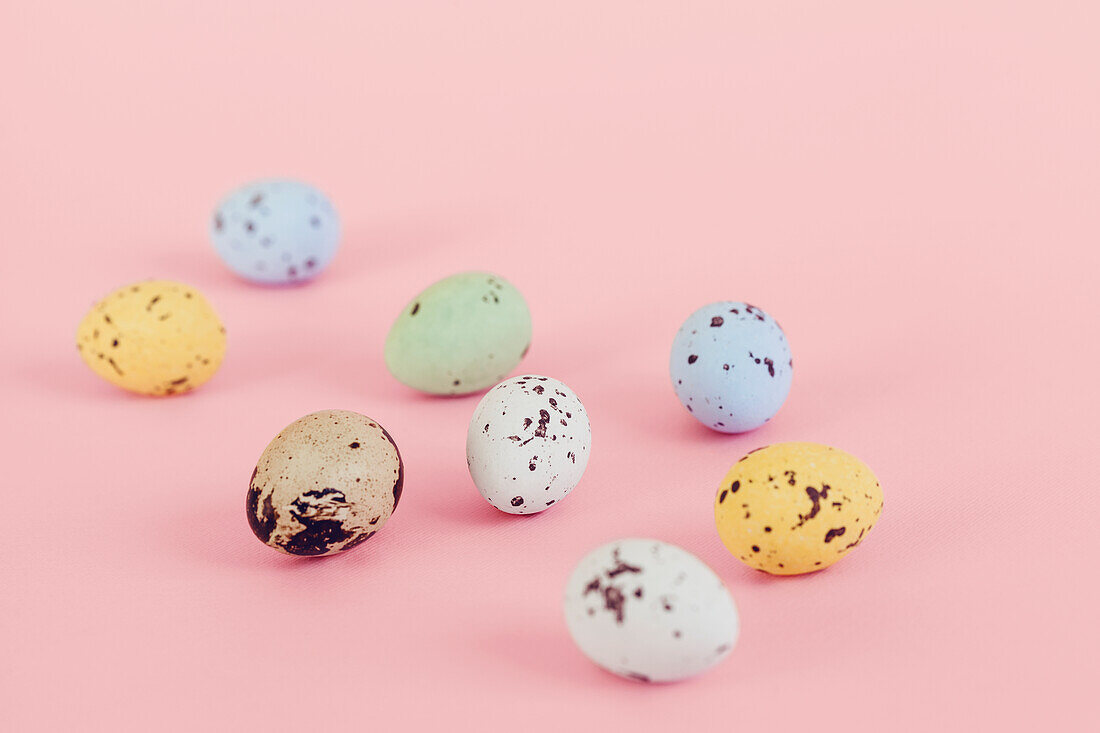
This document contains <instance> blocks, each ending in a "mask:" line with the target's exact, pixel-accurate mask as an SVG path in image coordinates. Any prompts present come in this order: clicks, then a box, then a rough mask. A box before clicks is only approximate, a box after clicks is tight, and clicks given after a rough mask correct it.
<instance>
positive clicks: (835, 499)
mask: <svg viewBox="0 0 1100 733" xmlns="http://www.w3.org/2000/svg"><path fill="white" fill-rule="evenodd" d="M881 512H882V488H881V487H880V486H879V483H878V480H877V479H876V478H875V474H874V473H872V472H871V469H870V468H868V467H867V466H866V465H864V463H863V462H862V461H860V460H859V459H858V458H856V457H855V456H852V455H850V454H848V453H845V452H844V451H842V450H837V449H836V448H830V447H829V446H827V445H819V444H817V443H777V444H775V445H769V446H768V447H766V448H760V449H757V450H755V451H753V452H751V453H749V454H748V455H747V456H745V457H744V458H742V459H741V460H740V461H738V462H737V463H735V464H734V466H733V468H731V469H730V470H729V473H727V474H726V477H725V478H724V479H722V484H721V485H720V486H719V488H718V494H717V496H716V497H715V500H714V519H715V522H716V523H717V525H718V535H719V536H720V537H721V538H722V542H723V543H724V544H725V546H726V548H727V549H728V550H729V551H730V552H731V553H732V554H733V555H734V556H735V557H737V558H738V559H740V560H741V561H742V562H743V563H745V564H746V565H748V566H749V567H751V568H756V569H757V570H763V571H765V572H768V573H772V574H774V575H797V574H799V573H809V572H812V571H814V570H821V569H822V568H827V567H829V566H830V565H832V564H833V563H835V562H836V561H837V560H839V559H840V558H842V557H844V556H845V555H847V554H848V553H849V552H851V551H852V550H853V549H854V548H855V547H856V546H857V545H859V543H860V542H861V541H862V540H863V539H864V538H865V537H866V536H867V533H868V532H870V531H871V528H872V527H874V526H875V522H876V521H877V520H878V517H879V514H880V513H881Z"/></svg>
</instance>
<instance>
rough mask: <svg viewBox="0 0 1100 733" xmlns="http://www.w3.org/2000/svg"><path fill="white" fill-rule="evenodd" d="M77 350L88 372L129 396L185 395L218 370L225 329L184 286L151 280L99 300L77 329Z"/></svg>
mask: <svg viewBox="0 0 1100 733" xmlns="http://www.w3.org/2000/svg"><path fill="white" fill-rule="evenodd" d="M76 348H77V350H78V351H80V356H81V357H82V358H83V359H84V362H85V363H86V364H87V365H88V366H89V367H91V369H92V371H93V372H95V373H96V374H98V375H99V376H101V377H103V378H104V379H106V380H107V381H108V382H111V383H112V384H116V385H118V386H119V387H122V388H123V389H128V390H130V391H131V392H137V393H139V394H146V395H160V396H165V395H173V394H179V393H183V392H189V391H191V390H192V389H194V388H195V387H198V386H199V385H200V384H203V383H204V382H206V381H207V380H208V379H210V378H211V377H212V376H214V372H216V371H218V367H219V366H221V363H222V359H223V358H224V357H225V328H224V327H223V326H222V323H221V321H220V320H219V319H218V314H217V313H215V312H214V309H213V307H211V305H210V303H209V302H207V300H206V298H204V297H203V296H202V294H201V293H200V292H199V291H198V290H195V289H194V288H192V287H191V286H189V285H184V284H183V283H178V282H172V281H170V280H152V281H146V282H139V283H134V284H133V285H127V286H125V287H121V288H119V289H118V290H116V291H114V292H113V293H111V294H110V295H108V296H107V297H106V298H104V299H103V300H101V301H99V303H97V304H96V305H95V306H93V307H92V309H91V310H90V311H89V312H88V315H86V316H84V319H83V320H82V321H81V322H80V325H79V326H78V327H77V330H76Z"/></svg>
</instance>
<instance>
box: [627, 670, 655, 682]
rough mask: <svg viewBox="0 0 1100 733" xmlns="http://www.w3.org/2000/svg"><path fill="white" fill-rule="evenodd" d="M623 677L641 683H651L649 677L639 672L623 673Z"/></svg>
mask: <svg viewBox="0 0 1100 733" xmlns="http://www.w3.org/2000/svg"><path fill="white" fill-rule="evenodd" d="M623 676H624V677H626V678H628V679H632V680H638V681H639V682H649V681H650V679H649V678H648V677H646V676H645V675H644V674H640V673H638V672H623Z"/></svg>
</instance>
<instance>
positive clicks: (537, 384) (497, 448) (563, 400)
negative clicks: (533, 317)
mask: <svg viewBox="0 0 1100 733" xmlns="http://www.w3.org/2000/svg"><path fill="white" fill-rule="evenodd" d="M591 450H592V427H591V425H590V424H589V422H588V413H587V412H585V409H584V405H582V404H581V401H580V399H578V398H577V395H576V394H575V393H574V392H573V390H571V389H569V387H567V386H565V385H564V384H562V383H561V382H559V381H558V380H556V379H551V378H549V377H540V376H538V375H527V376H523V377H513V378H512V379H508V380H506V381H504V382H501V383H500V384H498V385H497V386H495V387H493V388H492V389H491V390H489V392H488V394H486V395H485V396H484V397H482V398H481V402H480V403H479V404H478V406H477V409H475V410H474V415H473V417H472V418H471V419H470V427H469V430H468V431H467V432H466V463H467V464H468V465H469V467H470V476H471V477H472V478H473V480H474V484H475V485H476V486H477V490H478V491H480V492H481V495H482V496H483V497H485V500H486V501H488V502H489V503H490V504H492V505H493V506H494V507H496V508H497V509H499V510H501V511H502V512H507V513H509V514H534V513H535V512H541V511H543V510H545V509H547V508H549V507H550V506H552V505H553V504H555V503H557V502H559V501H561V500H562V499H563V498H565V495H566V494H568V493H569V492H570V491H572V490H573V487H575V486H576V485H577V484H578V483H579V482H580V480H581V475H582V474H583V473H584V469H585V467H586V466H587V465H588V455H589V452H590V451H591Z"/></svg>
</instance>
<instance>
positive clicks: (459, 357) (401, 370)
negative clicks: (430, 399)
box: [385, 272, 531, 395]
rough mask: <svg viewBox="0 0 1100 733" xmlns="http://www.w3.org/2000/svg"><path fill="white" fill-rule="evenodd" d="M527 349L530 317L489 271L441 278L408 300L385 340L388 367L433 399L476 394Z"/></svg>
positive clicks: (514, 294)
mask: <svg viewBox="0 0 1100 733" xmlns="http://www.w3.org/2000/svg"><path fill="white" fill-rule="evenodd" d="M530 346H531V313H530V311H528V310H527V303H526V301H524V299H523V296H522V295H520V293H519V291H518V290H516V289H515V288H514V287H513V286H512V285H511V284H510V283H509V282H508V281H506V280H504V279H503V278H501V277H500V276H498V275H492V274H489V273H486V272H464V273H460V274H458V275H452V276H451V277H448V278H446V279H444V280H440V281H439V282H437V283H435V284H434V285H431V286H429V287H428V289H426V290H424V291H423V292H422V293H420V294H419V295H417V296H416V297H415V298H413V299H412V300H411V301H410V302H409V304H408V305H407V306H405V309H404V310H403V311H402V312H401V315H400V316H398V317H397V320H396V321H395V322H394V324H393V327H392V328H390V333H389V336H387V337H386V350H385V357H386V366H387V367H388V368H389V370H390V373H392V374H393V376H394V377H396V378H397V379H398V380H399V381H400V382H402V383H403V384H406V385H408V386H409V387H412V388H413V389H418V390H420V391H422V392H428V393H430V394H448V395H455V394H469V393H470V392H480V391H481V390H483V389H486V388H488V387H490V386H492V385H494V384H496V383H497V382H499V381H500V380H502V379H504V377H505V376H507V374H508V373H509V372H510V371H512V370H513V369H515V368H516V366H517V365H518V364H519V362H520V360H521V359H522V358H523V357H524V356H525V355H526V354H527V349H528V348H529V347H530Z"/></svg>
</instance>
